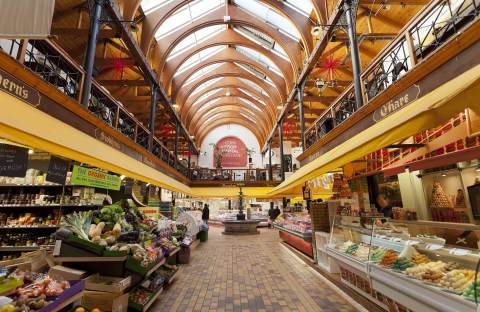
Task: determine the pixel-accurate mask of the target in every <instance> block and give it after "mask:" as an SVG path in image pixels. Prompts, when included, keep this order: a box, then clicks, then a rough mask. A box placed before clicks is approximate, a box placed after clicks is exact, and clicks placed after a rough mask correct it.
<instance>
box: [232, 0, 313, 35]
mask: <svg viewBox="0 0 480 312" xmlns="http://www.w3.org/2000/svg"><path fill="white" fill-rule="evenodd" d="M303 1H305V0H303ZM305 2H306V1H305ZM233 3H234V4H236V5H238V6H239V7H240V8H242V9H244V10H245V11H247V12H249V13H250V14H252V15H254V16H257V17H259V18H261V19H262V20H264V21H265V22H267V23H268V24H270V25H272V26H273V27H275V28H277V29H278V30H279V31H280V32H282V33H284V34H285V35H287V36H289V37H291V38H292V39H294V40H297V41H300V34H299V33H298V30H297V29H296V28H295V26H294V25H293V24H292V23H291V22H290V21H289V20H288V19H287V18H285V17H284V16H282V15H280V14H279V13H277V12H276V11H275V10H273V9H272V8H270V7H269V6H267V5H265V4H263V3H261V2H259V1H257V0H234V2H233Z"/></svg>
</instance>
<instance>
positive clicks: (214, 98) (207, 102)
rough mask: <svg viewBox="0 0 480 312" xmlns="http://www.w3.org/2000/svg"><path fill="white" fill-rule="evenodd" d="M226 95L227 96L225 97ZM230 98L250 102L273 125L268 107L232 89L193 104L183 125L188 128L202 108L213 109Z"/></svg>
mask: <svg viewBox="0 0 480 312" xmlns="http://www.w3.org/2000/svg"><path fill="white" fill-rule="evenodd" d="M227 93H228V94H229V95H227ZM232 97H233V98H239V99H245V100H247V101H250V102H251V103H252V104H254V105H255V106H256V107H257V108H258V110H259V111H260V112H262V113H264V114H262V116H264V117H265V118H267V119H268V120H269V121H270V123H271V124H273V122H274V121H275V112H274V111H273V109H272V108H271V107H270V106H267V105H263V104H262V103H260V102H258V101H257V100H256V99H254V98H253V97H251V96H250V95H248V94H246V93H244V92H243V91H242V90H239V89H237V88H235V87H232V88H222V89H218V90H217V91H216V92H214V93H213V94H211V95H210V96H208V97H207V98H206V99H204V100H202V101H200V102H199V103H197V104H195V109H191V110H190V111H188V112H187V114H186V116H185V118H184V122H185V125H186V126H187V128H188V126H189V124H190V123H191V121H192V118H193V117H194V116H195V115H198V113H199V112H201V111H203V107H204V106H208V107H214V106H215V105H217V104H218V103H222V102H224V101H226V100H227V99H229V98H232ZM219 100H224V101H219ZM213 101H214V102H213ZM212 102H213V103H212ZM242 104H245V105H246V103H244V102H243V103H242Z"/></svg>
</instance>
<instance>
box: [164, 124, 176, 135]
mask: <svg viewBox="0 0 480 312" xmlns="http://www.w3.org/2000/svg"><path fill="white" fill-rule="evenodd" d="M161 129H162V133H163V135H164V136H168V135H169V134H170V133H172V131H173V127H172V126H170V125H164V126H162V128H161Z"/></svg>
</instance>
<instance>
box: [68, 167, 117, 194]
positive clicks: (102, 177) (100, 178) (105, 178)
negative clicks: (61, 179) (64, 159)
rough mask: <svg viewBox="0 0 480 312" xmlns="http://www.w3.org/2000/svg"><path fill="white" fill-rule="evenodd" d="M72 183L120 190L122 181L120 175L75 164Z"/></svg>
mask: <svg viewBox="0 0 480 312" xmlns="http://www.w3.org/2000/svg"><path fill="white" fill-rule="evenodd" d="M71 183H72V184H73V185H83V186H90V187H98V188H104V189H109V190H115V191H118V190H119V189H120V185H121V183H122V181H121V179H120V177H119V176H117V175H114V174H108V173H105V172H103V171H100V170H96V169H91V168H85V167H81V166H77V165H74V166H73V171H72V179H71Z"/></svg>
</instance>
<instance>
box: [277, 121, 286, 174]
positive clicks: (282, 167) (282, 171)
mask: <svg viewBox="0 0 480 312" xmlns="http://www.w3.org/2000/svg"><path fill="white" fill-rule="evenodd" d="M282 125H283V118H282V119H280V122H279V123H278V145H279V149H280V178H281V179H282V181H283V180H285V164H284V162H283V131H282Z"/></svg>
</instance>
